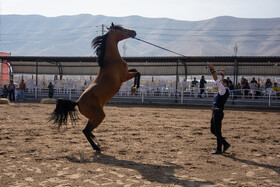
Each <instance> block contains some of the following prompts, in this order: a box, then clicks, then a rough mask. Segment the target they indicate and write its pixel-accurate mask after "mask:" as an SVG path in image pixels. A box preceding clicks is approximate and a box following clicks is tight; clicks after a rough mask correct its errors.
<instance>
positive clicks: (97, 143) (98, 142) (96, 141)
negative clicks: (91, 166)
mask: <svg viewBox="0 0 280 187" xmlns="http://www.w3.org/2000/svg"><path fill="white" fill-rule="evenodd" d="M93 142H94V143H95V144H96V145H97V147H99V149H100V147H101V144H100V141H99V140H98V139H97V138H96V137H94V138H93Z"/></svg>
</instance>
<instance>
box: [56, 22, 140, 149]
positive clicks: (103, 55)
mask: <svg viewBox="0 0 280 187" xmlns="http://www.w3.org/2000/svg"><path fill="white" fill-rule="evenodd" d="M108 29H109V31H108V32H107V33H106V34H105V35H103V36H98V37H96V38H95V39H93V41H92V47H93V48H94V49H95V52H96V55H97V57H98V64H99V66H100V70H99V73H98V76H97V77H96V79H95V80H94V81H93V82H92V83H91V84H90V86H89V87H88V88H87V89H86V90H85V91H84V92H83V93H82V95H81V96H80V98H79V99H78V100H77V101H76V102H75V101H71V100H64V99H59V100H58V101H57V104H56V108H55V110H54V111H53V113H52V114H51V117H50V120H54V123H56V124H58V127H60V126H61V125H62V124H66V123H67V119H68V116H70V119H71V121H76V120H77V119H78V117H77V116H76V114H75V111H76V109H75V106H76V105H78V107H79V111H80V113H81V114H83V115H84V116H85V117H87V118H88V123H87V125H86V127H85V129H84V130H83V133H84V134H85V136H86V138H87V140H88V141H89V143H90V144H91V146H92V148H93V149H94V150H97V151H100V147H99V146H98V145H96V143H95V142H94V141H93V140H95V141H96V138H95V136H94V135H93V134H92V131H93V130H94V129H95V128H96V127H98V125H99V124H100V123H101V122H102V121H103V119H104V118H105V113H104V111H103V106H104V104H105V103H106V102H108V101H109V100H110V99H111V98H112V97H114V95H116V93H117V92H118V91H119V89H120V87H121V85H122V83H123V82H125V81H127V80H130V79H132V78H133V77H135V82H134V87H135V86H136V87H137V88H139V81H140V73H139V72H137V71H136V70H135V69H132V70H128V66H127V63H126V61H125V60H124V59H123V58H122V57H121V56H120V53H119V50H118V42H119V41H121V40H124V39H127V38H130V37H135V36H136V32H135V31H133V30H128V29H125V28H123V27H121V26H119V25H114V24H113V23H112V25H111V27H110V28H108Z"/></svg>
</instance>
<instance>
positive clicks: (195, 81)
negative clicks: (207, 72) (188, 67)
mask: <svg viewBox="0 0 280 187" xmlns="http://www.w3.org/2000/svg"><path fill="white" fill-rule="evenodd" d="M197 84H198V81H197V80H196V78H195V77H194V78H193V81H192V88H194V87H196V86H197Z"/></svg>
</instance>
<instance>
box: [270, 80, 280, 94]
mask: <svg viewBox="0 0 280 187" xmlns="http://www.w3.org/2000/svg"><path fill="white" fill-rule="evenodd" d="M272 89H273V90H274V91H275V92H277V93H276V95H277V96H280V88H279V87H278V85H277V82H275V83H274V85H273V86H272Z"/></svg>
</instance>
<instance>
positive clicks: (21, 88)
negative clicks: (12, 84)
mask: <svg viewBox="0 0 280 187" xmlns="http://www.w3.org/2000/svg"><path fill="white" fill-rule="evenodd" d="M25 89H26V85H25V83H24V80H21V83H20V84H19V100H20V101H24V97H25V93H24V92H25Z"/></svg>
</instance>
